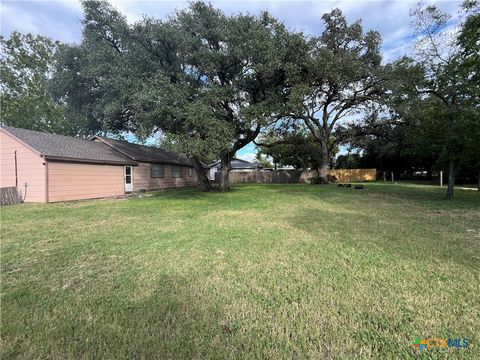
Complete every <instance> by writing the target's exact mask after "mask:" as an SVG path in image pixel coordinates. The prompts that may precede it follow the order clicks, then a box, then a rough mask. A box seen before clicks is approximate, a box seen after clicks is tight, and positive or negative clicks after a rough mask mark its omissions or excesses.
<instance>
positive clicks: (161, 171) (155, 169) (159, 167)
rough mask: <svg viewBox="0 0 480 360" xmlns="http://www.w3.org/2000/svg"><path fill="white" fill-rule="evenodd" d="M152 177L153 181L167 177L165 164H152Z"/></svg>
mask: <svg viewBox="0 0 480 360" xmlns="http://www.w3.org/2000/svg"><path fill="white" fill-rule="evenodd" d="M150 177H151V178H152V179H155V178H163V177H165V166H164V165H163V164H150Z"/></svg>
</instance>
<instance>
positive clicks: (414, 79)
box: [0, 0, 480, 198]
mask: <svg viewBox="0 0 480 360" xmlns="http://www.w3.org/2000/svg"><path fill="white" fill-rule="evenodd" d="M82 4H83V9H84V18H83V32H82V40H81V42H80V43H79V44H73V45H66V44H60V43H59V42H56V41H53V40H51V39H48V38H46V37H44V36H40V35H38V36H33V35H31V34H27V35H22V34H19V33H17V32H14V33H12V35H11V36H10V38H9V39H5V38H1V47H2V59H1V63H0V66H1V68H0V70H1V84H0V86H1V102H2V115H1V121H2V123H4V124H7V125H12V126H19V127H23V128H31V129H36V130H42V131H48V132H54V133H63V134H69V135H75V136H88V135H91V134H95V133H99V132H102V133H105V134H123V133H125V132H132V133H134V134H135V135H136V136H137V137H138V138H139V139H145V138H148V137H149V136H152V135H153V134H155V133H157V132H161V133H162V134H163V135H164V136H163V144H162V145H164V146H168V147H170V148H172V149H174V150H177V151H180V152H182V153H184V154H186V155H188V156H189V157H190V158H191V160H192V162H193V164H194V165H195V167H196V169H197V172H198V173H199V174H200V177H199V182H200V187H201V189H202V190H203V191H210V190H211V189H212V185H211V184H210V181H209V179H208V178H207V176H206V175H205V173H204V171H203V170H202V169H203V163H205V162H210V161H212V160H213V159H219V160H220V169H221V170H220V190H221V191H228V189H229V182H228V173H229V171H230V169H231V160H232V158H233V157H234V155H235V153H236V152H237V151H238V150H240V149H242V148H243V147H244V146H246V145H247V144H249V143H252V142H254V143H255V144H256V145H257V147H258V149H259V154H260V155H259V156H258V159H259V160H261V161H262V162H263V163H264V164H265V165H266V164H268V162H266V160H265V158H267V159H271V160H272V162H273V166H276V165H280V166H292V167H294V168H298V169H306V168H308V169H316V170H318V178H319V182H324V183H327V182H328V178H327V171H328V169H329V168H331V167H333V166H337V167H338V166H342V167H356V166H361V167H376V168H377V169H379V170H380V171H382V170H389V171H395V172H396V173H397V174H399V175H400V174H403V175H408V174H413V173H415V172H419V171H426V172H432V171H436V170H443V169H444V170H445V171H446V173H448V190H447V197H449V198H450V197H452V196H453V188H454V183H455V177H456V176H459V175H461V176H464V177H466V178H471V179H472V181H473V179H474V178H475V176H476V177H477V181H479V187H480V180H478V176H479V175H480V174H479V172H480V140H479V139H480V130H479V129H480V126H479V125H480V124H479V123H480V115H479V113H480V105H479V99H480V93H479V92H480V79H479V76H480V75H479V69H480V55H479V54H480V48H479V47H480V44H479V41H478V39H479V38H480V30H479V29H480V13H479V5H478V2H477V1H471V0H467V1H465V2H464V3H463V5H462V19H461V21H460V24H459V29H458V33H456V34H454V36H450V32H449V30H448V28H447V25H448V20H449V16H448V15H447V14H443V13H441V12H440V11H439V10H438V9H437V8H436V7H434V6H431V5H428V6H426V5H418V6H417V7H416V8H415V9H413V10H412V11H411V15H412V19H413V24H414V31H415V35H416V37H415V38H416V39H417V43H416V44H415V51H414V56H413V57H411V58H409V57H403V58H401V59H397V60H395V61H393V62H391V63H387V64H385V63H383V62H382V54H381V37H380V34H379V33H378V32H376V31H369V32H364V31H363V28H362V25H361V22H360V21H356V22H354V23H352V24H348V22H347V21H346V19H345V16H344V15H343V13H342V12H341V10H339V9H335V10H333V11H331V12H330V13H327V14H324V15H323V16H322V21H323V24H324V29H323V31H322V33H321V34H318V35H309V34H304V33H301V32H294V31H291V30H290V29H288V28H287V27H285V25H284V24H283V23H281V22H279V21H278V20H277V19H275V18H274V17H272V16H271V15H270V14H268V13H267V12H262V13H259V14H257V15H248V14H247V15H246V14H238V15H226V14H224V13H223V12H222V11H220V10H218V9H216V8H214V7H213V6H211V5H208V4H205V3H203V2H195V3H191V4H190V5H189V6H188V7H187V8H186V9H183V10H180V11H177V12H176V13H174V14H173V15H172V16H171V17H169V18H167V19H155V18H150V17H144V18H143V19H142V20H140V21H137V22H136V23H134V24H129V23H128V22H127V20H126V18H125V16H123V15H122V14H121V13H120V12H119V11H117V10H116V9H115V8H114V7H112V6H111V5H110V4H109V3H108V2H104V1H84V2H83V3H82ZM339 148H347V149H350V150H349V152H348V153H347V154H340V155H338V153H339Z"/></svg>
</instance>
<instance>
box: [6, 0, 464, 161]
mask: <svg viewBox="0 0 480 360" xmlns="http://www.w3.org/2000/svg"><path fill="white" fill-rule="evenodd" d="M110 2H111V3H112V4H113V5H114V6H115V7H116V8H117V9H118V10H120V11H121V12H122V13H123V14H124V15H126V16H127V19H128V20H129V22H132V23H133V22H135V21H136V20H139V19H141V17H142V15H143V14H147V15H149V16H153V17H158V18H163V17H165V16H167V15H168V14H171V13H172V12H173V11H174V10H175V9H180V8H183V7H185V6H186V5H187V1H110ZM417 2H418V1H416V0H414V1H410V0H398V1H394V0H390V1H389V0H361V1H360V0H337V1H333V0H332V1H251V0H244V1H211V3H212V4H214V5H215V6H216V7H218V8H220V9H222V10H223V11H224V12H225V13H227V14H231V13H238V12H250V13H257V12H258V11H261V10H268V11H269V12H270V13H271V14H272V15H274V16H276V17H277V18H278V19H280V20H281V21H283V22H284V23H285V24H286V25H288V26H289V27H290V28H291V29H294V30H302V31H304V32H305V33H308V34H319V33H320V32H321V31H322V22H321V16H322V14H324V13H325V12H328V11H330V10H331V9H333V8H340V9H341V10H342V11H343V12H344V14H345V15H346V17H347V19H348V20H349V21H350V22H352V21H355V20H357V19H362V22H363V26H364V28H365V29H366V30H370V29H374V30H378V31H379V32H380V34H381V35H382V38H383V46H382V47H383V54H384V58H385V61H390V60H393V59H395V58H397V57H399V56H401V55H404V54H407V53H409V50H410V49H409V44H410V42H411V40H412V31H411V28H410V18H409V9H411V8H412V7H414V6H415V4H416V3H417ZM434 3H435V4H436V5H437V6H438V7H439V8H440V9H441V10H443V11H445V12H448V13H449V14H452V15H453V18H452V26H454V25H455V22H456V14H457V11H458V9H459V5H460V4H461V1H434ZM0 12H1V14H0V16H1V17H0V20H1V34H2V35H3V36H9V34H10V33H11V32H12V31H13V30H17V31H19V32H22V33H27V32H31V33H34V34H37V33H38V34H42V35H46V36H49V37H51V38H53V39H56V40H60V41H62V42H67V43H78V42H79V41H80V37H81V23H80V21H81V18H82V8H81V5H80V2H79V1H73V0H72V1H59V0H57V1H51V0H50V1H42V0H38V1H4V0H1V7H0ZM238 155H239V156H240V157H243V158H246V159H251V158H252V157H254V155H255V147H254V146H253V144H250V145H248V146H247V147H245V148H244V149H242V150H241V151H240V152H239V154H238Z"/></svg>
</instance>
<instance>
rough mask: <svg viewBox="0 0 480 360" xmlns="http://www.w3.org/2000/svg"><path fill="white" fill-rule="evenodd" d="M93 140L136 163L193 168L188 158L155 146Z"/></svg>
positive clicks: (114, 140) (104, 139)
mask: <svg viewBox="0 0 480 360" xmlns="http://www.w3.org/2000/svg"><path fill="white" fill-rule="evenodd" d="M92 139H96V140H99V142H102V143H104V144H106V145H108V146H110V147H111V148H113V149H115V150H117V151H118V152H120V153H122V154H123V155H125V156H127V157H129V158H130V159H132V160H135V161H142V162H151V163H166V164H174V165H184V166H192V163H191V161H190V159H189V158H188V157H186V156H184V155H181V154H178V153H176V152H173V151H168V150H164V149H160V148H156V147H153V146H145V145H140V144H133V143H130V142H128V141H124V140H116V139H111V138H107V137H103V136H93V137H92Z"/></svg>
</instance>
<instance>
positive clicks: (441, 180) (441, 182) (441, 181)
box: [440, 170, 443, 187]
mask: <svg viewBox="0 0 480 360" xmlns="http://www.w3.org/2000/svg"><path fill="white" fill-rule="evenodd" d="M442 186H443V170H440V187H442Z"/></svg>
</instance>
